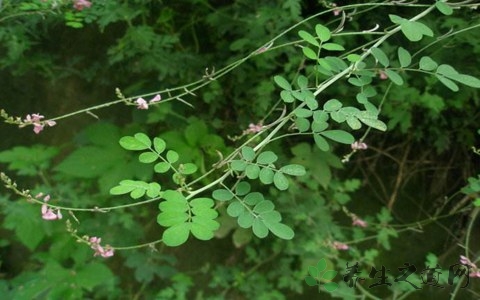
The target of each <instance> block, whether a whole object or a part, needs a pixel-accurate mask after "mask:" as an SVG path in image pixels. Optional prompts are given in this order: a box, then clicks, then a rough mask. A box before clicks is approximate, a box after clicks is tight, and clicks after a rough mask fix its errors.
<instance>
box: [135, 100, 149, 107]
mask: <svg viewBox="0 0 480 300" xmlns="http://www.w3.org/2000/svg"><path fill="white" fill-rule="evenodd" d="M135 102H136V103H137V108H138V109H148V103H147V101H145V99H143V98H138V99H137V100H136V101H135Z"/></svg>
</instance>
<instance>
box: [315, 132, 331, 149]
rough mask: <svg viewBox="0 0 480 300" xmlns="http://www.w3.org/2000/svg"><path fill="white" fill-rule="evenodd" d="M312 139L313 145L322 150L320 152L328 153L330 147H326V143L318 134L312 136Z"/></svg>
mask: <svg viewBox="0 0 480 300" xmlns="http://www.w3.org/2000/svg"><path fill="white" fill-rule="evenodd" d="M313 139H314V141H315V145H317V147H318V148H319V149H320V150H322V151H328V150H329V149H330V145H328V142H327V140H326V139H325V138H323V137H322V136H321V135H320V134H314V135H313Z"/></svg>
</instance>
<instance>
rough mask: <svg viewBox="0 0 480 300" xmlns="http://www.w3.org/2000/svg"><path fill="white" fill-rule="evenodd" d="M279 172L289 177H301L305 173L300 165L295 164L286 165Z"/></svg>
mask: <svg viewBox="0 0 480 300" xmlns="http://www.w3.org/2000/svg"><path fill="white" fill-rule="evenodd" d="M280 172H283V173H285V174H288V175H291V176H303V175H305V174H306V173H307V172H306V171H305V167H304V166H302V165H297V164H291V165H286V166H283V167H281V168H280Z"/></svg>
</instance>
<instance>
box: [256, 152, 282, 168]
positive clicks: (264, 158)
mask: <svg viewBox="0 0 480 300" xmlns="http://www.w3.org/2000/svg"><path fill="white" fill-rule="evenodd" d="M277 159H278V156H277V155H275V153H273V152H272V151H265V152H262V153H260V155H258V157H257V163H259V164H262V165H269V164H272V163H274V162H276V161H277Z"/></svg>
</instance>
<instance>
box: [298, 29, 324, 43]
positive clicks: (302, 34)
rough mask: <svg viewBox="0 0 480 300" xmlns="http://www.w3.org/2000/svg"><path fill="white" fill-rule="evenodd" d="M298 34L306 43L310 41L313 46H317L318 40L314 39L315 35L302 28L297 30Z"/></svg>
mask: <svg viewBox="0 0 480 300" xmlns="http://www.w3.org/2000/svg"><path fill="white" fill-rule="evenodd" d="M298 35H299V36H300V37H301V38H302V39H303V40H304V41H306V42H307V43H310V44H312V45H314V46H317V47H319V46H320V44H319V43H318V41H317V40H316V39H315V37H314V36H313V35H311V34H310V33H308V32H306V31H304V30H300V31H299V32H298Z"/></svg>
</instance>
